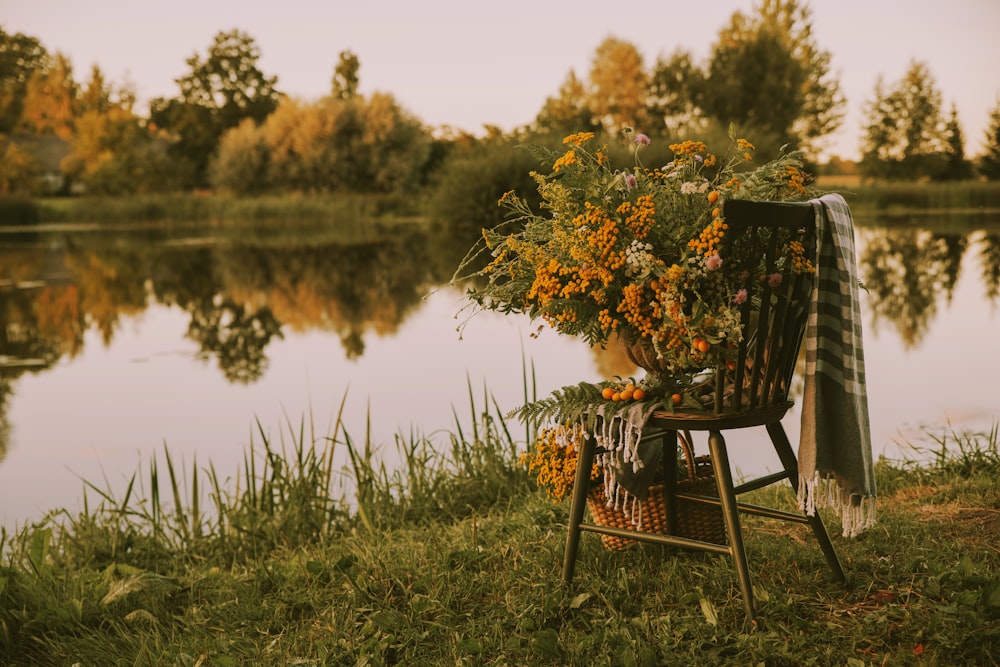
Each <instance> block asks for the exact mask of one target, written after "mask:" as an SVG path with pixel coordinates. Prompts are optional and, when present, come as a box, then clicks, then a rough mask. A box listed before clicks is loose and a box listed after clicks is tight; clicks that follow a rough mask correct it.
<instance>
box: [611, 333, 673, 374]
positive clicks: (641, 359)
mask: <svg viewBox="0 0 1000 667" xmlns="http://www.w3.org/2000/svg"><path fill="white" fill-rule="evenodd" d="M622 346H623V347H624V348H625V356H627V357H628V358H629V361H631V362H632V363H633V364H635V365H636V366H638V367H639V368H642V369H644V370H645V371H647V372H648V373H651V374H653V375H662V374H664V373H666V372H667V371H668V370H669V369H668V367H667V362H666V360H665V359H661V358H660V357H659V356H657V354H656V350H655V349H654V348H653V341H651V340H649V339H648V338H636V339H634V340H627V339H624V338H623V339H622Z"/></svg>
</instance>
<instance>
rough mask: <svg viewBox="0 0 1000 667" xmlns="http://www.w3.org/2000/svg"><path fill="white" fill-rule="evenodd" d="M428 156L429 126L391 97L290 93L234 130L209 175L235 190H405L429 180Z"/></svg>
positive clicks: (413, 188) (213, 162)
mask: <svg viewBox="0 0 1000 667" xmlns="http://www.w3.org/2000/svg"><path fill="white" fill-rule="evenodd" d="M429 153H430V136H429V134H428V133H427V131H426V130H425V129H424V127H423V126H422V125H421V123H420V122H419V121H418V120H417V119H416V118H414V117H413V116H412V115H410V114H409V113H408V112H406V111H405V110H404V109H403V108H402V107H401V106H400V105H399V104H398V103H397V102H396V100H395V98H394V97H392V96H391V95H389V94H386V93H375V94H373V95H372V96H370V97H365V96H362V95H356V96H354V97H351V98H349V99H341V98H336V97H333V96H330V97H327V98H325V99H322V100H320V101H318V102H315V103H305V102H300V101H298V100H294V99H290V98H288V99H284V100H282V102H281V104H280V105H279V106H278V108H277V110H275V112H274V113H273V114H271V116H270V117H268V119H267V120H266V121H265V122H264V123H263V124H262V125H261V126H259V127H256V126H252V125H251V124H249V123H247V122H245V123H244V124H242V125H240V126H239V127H238V128H236V129H235V130H232V131H230V132H229V133H227V134H226V135H225V136H224V137H223V140H222V142H221V144H220V150H219V153H218V156H217V157H216V159H214V160H213V161H212V166H211V170H210V173H211V178H212V183H213V184H214V185H215V186H217V187H223V188H227V189H230V190H233V191H236V192H250V191H253V190H254V189H259V188H267V189H287V190H296V191H302V192H333V191H342V192H371V193H404V192H412V191H414V190H415V189H416V188H417V187H418V186H419V185H420V184H421V183H422V181H421V178H422V171H423V167H424V165H425V164H426V162H427V159H428V156H429Z"/></svg>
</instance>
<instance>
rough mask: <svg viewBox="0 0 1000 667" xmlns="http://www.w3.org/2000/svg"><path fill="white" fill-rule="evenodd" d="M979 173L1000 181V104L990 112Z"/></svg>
mask: <svg viewBox="0 0 1000 667" xmlns="http://www.w3.org/2000/svg"><path fill="white" fill-rule="evenodd" d="M978 169H979V173H980V174H982V175H983V176H985V177H986V178H987V179H989V180H991V181H995V180H1000V102H997V105H996V106H995V107H993V109H992V110H991V111H990V121H989V123H988V124H987V126H986V141H985V152H984V153H983V155H982V157H981V158H980V159H979V165H978Z"/></svg>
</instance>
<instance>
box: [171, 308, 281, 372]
mask: <svg viewBox="0 0 1000 667" xmlns="http://www.w3.org/2000/svg"><path fill="white" fill-rule="evenodd" d="M203 305H204V306H206V307H204V308H196V309H195V310H194V311H193V312H192V313H191V322H190V324H189V325H188V331H187V335H188V337H189V338H191V340H194V341H195V342H197V343H198V344H199V346H200V348H201V351H202V353H203V354H208V355H213V356H215V357H217V358H218V361H219V369H220V370H222V374H223V375H224V376H225V378H226V379H227V380H229V381H230V382H238V383H241V384H250V383H252V382H254V381H256V380H258V379H260V378H261V376H263V374H264V371H265V370H267V357H266V356H265V355H264V348H265V347H267V344H268V343H270V342H271V339H272V338H274V337H275V336H277V337H278V338H281V323H280V322H278V320H277V319H276V318H275V317H274V315H272V314H271V311H270V309H269V308H267V307H266V306H265V307H263V308H259V309H257V310H254V311H251V310H249V309H248V308H246V307H244V306H241V305H239V304H237V303H236V302H234V301H233V300H232V299H228V298H225V297H221V296H219V297H217V298H216V299H214V300H213V301H212V302H210V303H208V304H203Z"/></svg>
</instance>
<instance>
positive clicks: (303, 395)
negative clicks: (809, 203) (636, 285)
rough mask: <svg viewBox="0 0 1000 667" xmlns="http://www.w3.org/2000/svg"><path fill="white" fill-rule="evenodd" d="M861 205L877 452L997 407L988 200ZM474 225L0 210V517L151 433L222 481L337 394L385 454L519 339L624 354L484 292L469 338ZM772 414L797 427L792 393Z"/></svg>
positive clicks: (575, 357)
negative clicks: (117, 221) (181, 221)
mask: <svg viewBox="0 0 1000 667" xmlns="http://www.w3.org/2000/svg"><path fill="white" fill-rule="evenodd" d="M858 223H859V225H858V230H857V232H858V234H857V235H858V245H859V257H860V261H859V264H860V268H859V270H860V273H861V276H862V278H863V280H864V282H865V283H866V285H867V287H868V290H869V292H868V294H866V295H863V296H864V303H863V313H864V317H865V321H864V327H865V353H866V362H867V370H868V381H869V384H868V392H869V403H870V409H871V417H872V419H871V422H872V437H873V443H874V447H875V450H876V455H879V454H884V455H888V456H892V457H896V456H899V455H900V454H901V453H902V449H901V448H902V446H903V445H904V444H905V443H908V442H909V443H914V444H918V445H927V444H931V443H929V442H928V441H927V440H926V439H923V436H922V433H923V429H924V428H925V427H930V428H931V429H934V430H935V431H936V432H941V431H942V430H944V429H947V430H951V429H954V430H956V431H965V430H968V431H988V430H989V429H990V428H991V426H992V424H993V423H994V421H995V420H996V419H997V418H998V417H1000V391H998V382H1000V380H998V378H1000V354H998V353H997V351H996V346H997V341H998V340H1000V319H998V315H997V312H996V311H997V308H996V306H997V303H998V299H997V285H998V282H1000V218H997V217H993V218H983V217H979V218H975V219H961V218H960V219H958V220H954V219H952V220H949V221H945V220H942V219H937V218H932V217H922V218H919V219H916V220H914V221H902V222H900V221H897V222H896V223H894V226H891V227H880V226H875V225H874V223H873V221H865V220H859V221H858ZM947 229H951V230H953V231H951V232H947V233H946V232H945V231H943V230H947ZM984 230H990V231H984ZM473 238H474V234H466V235H463V234H458V233H455V232H453V231H449V232H438V233H425V232H421V231H417V230H394V231H387V232H384V233H375V232H370V233H367V234H364V235H360V234H357V233H347V232H343V231H336V230H334V231H330V230H325V231H317V230H312V231H309V230H300V231H299V232H296V233H294V234H293V233H288V232H283V233H282V234H281V235H277V234H275V233H268V232H267V231H266V230H250V231H246V230H244V231H242V232H240V233H238V234H233V233H227V232H225V231H219V230H215V231H213V232H198V231H195V230H192V229H186V230H185V229H180V230H178V229H174V230H173V231H165V230H150V229H143V228H134V229H118V230H116V231H114V232H109V231H101V230H98V229H76V230H67V229H42V230H40V231H34V232H30V233H29V232H21V231H18V232H11V231H4V232H0V321H2V323H3V325H4V326H3V327H0V522H2V525H4V526H6V527H7V528H8V529H10V528H12V527H15V526H17V525H22V524H24V523H25V522H27V521H30V520H34V519H38V518H40V517H41V516H42V515H43V514H44V513H45V512H46V511H48V510H51V509H55V508H61V507H65V508H70V509H77V508H79V507H81V501H82V498H83V493H84V484H83V481H82V480H89V481H91V482H93V483H95V484H96V485H97V486H100V487H102V488H107V489H108V490H109V491H111V492H112V493H113V494H115V495H117V496H119V497H120V495H121V494H122V493H123V492H124V489H125V488H126V486H127V483H128V480H129V478H130V477H131V476H132V475H133V474H134V473H136V472H137V471H139V473H140V474H139V475H138V478H139V480H140V481H141V480H142V478H143V477H145V474H146V471H147V470H148V466H149V463H150V460H151V459H152V458H153V457H160V459H161V464H162V456H163V451H164V448H166V449H168V450H169V452H170V455H171V456H172V457H173V459H174V461H175V463H182V465H183V467H184V468H185V469H186V470H188V471H190V468H191V466H192V465H195V464H196V465H198V466H199V467H206V466H207V465H208V464H209V463H211V464H212V465H213V466H214V467H215V470H216V471H217V473H218V474H219V475H220V477H222V478H229V479H230V480H231V481H232V483H235V478H236V475H237V473H238V472H239V471H240V470H241V468H242V464H243V461H244V456H245V455H246V454H247V452H248V445H249V443H250V442H255V443H258V444H259V443H260V442H261V437H262V436H261V432H263V434H264V435H265V436H266V437H268V438H269V440H270V441H271V442H272V443H281V442H282V440H284V441H285V442H286V443H288V444H291V443H292V442H293V441H295V439H296V438H297V435H296V436H293V435H292V433H293V432H294V433H296V434H297V433H298V431H299V429H300V426H301V425H302V424H303V423H305V425H306V432H307V433H308V432H309V424H310V422H311V423H312V424H313V425H314V427H315V430H316V433H317V437H318V438H321V439H322V438H325V437H326V436H333V435H334V434H333V433H332V430H331V429H330V424H331V423H332V421H333V419H334V417H335V416H336V414H337V411H338V408H339V406H340V404H341V402H342V401H343V402H344V405H345V409H344V425H345V427H346V429H347V432H348V433H349V434H350V436H351V438H352V439H353V440H354V441H356V442H357V441H364V439H365V437H366V435H365V434H366V429H367V428H370V432H371V441H372V442H373V443H375V444H377V445H381V446H382V447H383V448H384V451H385V457H386V459H387V460H388V461H390V462H391V461H392V460H394V456H393V442H394V438H395V437H397V435H401V436H402V437H403V438H404V439H410V438H411V437H413V436H415V435H416V436H420V435H422V436H427V437H428V438H430V439H432V440H438V439H441V440H442V441H444V438H445V437H446V435H447V433H449V432H454V431H455V430H456V428H455V426H456V421H455V419H456V415H457V418H458V419H459V423H460V424H461V425H462V427H463V428H466V427H467V426H468V422H469V421H470V420H471V415H472V410H471V409H470V406H469V386H470V384H471V386H472V389H473V394H474V397H475V401H476V406H477V407H476V409H477V410H481V409H482V408H483V407H484V406H485V405H486V401H485V399H484V396H485V395H487V394H488V395H489V397H490V401H492V400H494V399H495V400H496V402H497V404H498V405H499V406H500V407H501V409H503V410H507V409H509V408H512V407H515V406H517V405H519V404H520V402H521V400H522V377H523V376H522V365H521V364H522V355H523V356H524V357H526V358H527V359H528V360H529V361H530V362H532V363H533V364H534V368H535V373H536V384H537V387H538V391H539V394H546V393H548V392H549V391H550V390H552V389H555V388H558V387H561V386H563V385H568V384H575V383H577V382H580V381H583V380H599V379H603V378H606V377H610V376H612V375H616V374H620V375H629V374H633V373H634V372H635V369H634V368H633V367H630V366H629V365H628V362H627V361H625V360H624V357H623V355H621V354H619V353H617V352H615V351H613V350H609V351H603V352H602V351H598V350H591V349H589V348H588V347H587V346H585V345H584V344H582V343H580V342H578V341H576V340H572V339H565V338H559V337H557V336H556V335H555V334H554V333H552V332H551V331H550V330H545V331H544V332H543V333H542V334H541V336H539V337H537V338H536V337H533V336H532V335H531V334H532V333H533V332H534V331H535V327H533V326H532V325H530V323H528V322H527V321H525V320H520V319H518V318H513V317H501V316H496V315H492V314H490V315H487V314H482V315H479V316H477V317H476V318H475V319H473V320H472V321H471V322H469V324H468V326H467V327H466V329H465V331H464V335H463V336H462V337H461V338H460V337H459V334H458V333H457V332H456V327H457V326H458V324H459V323H460V321H461V320H462V316H461V315H460V314H459V311H460V309H461V308H462V306H463V305H464V301H463V298H462V294H461V293H460V292H458V291H456V290H453V289H451V288H448V287H443V285H446V284H447V281H448V279H449V278H450V276H451V273H452V271H453V270H454V267H455V266H456V265H457V263H458V261H459V260H460V258H461V255H462V253H463V251H464V249H465V247H466V246H467V245H468V244H469V243H471V241H472V239H473ZM456 316H457V318H456ZM785 425H786V429H787V430H788V431H789V434H790V435H792V436H793V438H794V437H795V436H796V435H797V433H798V414H797V413H792V414H790V415H789V416H788V417H787V418H786V420H785ZM515 432H519V429H515ZM765 437H766V436H765V435H764V434H763V433H754V432H747V433H746V435H745V436H744V437H742V438H741V439H740V440H738V441H737V440H735V439H733V440H732V443H733V445H734V446H733V454H732V457H733V462H734V465H735V466H736V467H737V468H738V471H739V472H742V473H747V474H749V473H752V472H762V471H765V470H770V469H774V468H776V467H777V466H778V463H777V461H776V460H772V458H771V457H770V456H767V455H765V453H766V452H767V451H768V450H767V449H766V444H765V440H764V438H765ZM339 438H340V439H342V435H341V436H339ZM737 443H740V445H741V446H736V445H737ZM340 454H342V455H343V454H344V452H343V448H342V447H341V449H340ZM342 459H343V456H342ZM88 497H89V498H90V499H91V501H92V502H93V500H94V499H95V498H96V495H95V494H94V493H93V491H91V492H88Z"/></svg>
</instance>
